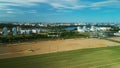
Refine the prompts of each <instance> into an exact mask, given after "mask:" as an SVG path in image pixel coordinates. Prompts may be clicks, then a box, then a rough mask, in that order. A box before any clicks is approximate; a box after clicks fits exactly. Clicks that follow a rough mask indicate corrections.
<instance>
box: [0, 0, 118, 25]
mask: <svg viewBox="0 0 120 68" xmlns="http://www.w3.org/2000/svg"><path fill="white" fill-rule="evenodd" d="M0 21H16V22H106V23H108V22H114V23H116V22H118V23H119V22H120V0H0Z"/></svg>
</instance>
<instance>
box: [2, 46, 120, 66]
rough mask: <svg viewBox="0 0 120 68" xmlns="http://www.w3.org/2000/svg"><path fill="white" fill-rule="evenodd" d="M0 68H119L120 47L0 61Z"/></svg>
mask: <svg viewBox="0 0 120 68" xmlns="http://www.w3.org/2000/svg"><path fill="white" fill-rule="evenodd" d="M0 68H120V46H114V47H103V48H92V49H82V50H73V51H66V52H59V53H50V54H42V55H36V56H26V57H17V58H9V59H0Z"/></svg>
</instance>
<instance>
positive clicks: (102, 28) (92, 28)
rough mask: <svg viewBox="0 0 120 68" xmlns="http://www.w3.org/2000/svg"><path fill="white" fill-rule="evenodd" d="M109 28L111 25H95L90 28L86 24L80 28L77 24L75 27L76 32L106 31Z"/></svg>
mask: <svg viewBox="0 0 120 68" xmlns="http://www.w3.org/2000/svg"><path fill="white" fill-rule="evenodd" d="M110 29H111V27H95V26H91V27H90V28H89V27H86V26H83V27H82V28H81V27H79V26H78V27H77V31H78V32H94V31H108V30H110Z"/></svg>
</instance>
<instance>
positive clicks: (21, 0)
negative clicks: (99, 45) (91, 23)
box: [0, 0, 120, 13]
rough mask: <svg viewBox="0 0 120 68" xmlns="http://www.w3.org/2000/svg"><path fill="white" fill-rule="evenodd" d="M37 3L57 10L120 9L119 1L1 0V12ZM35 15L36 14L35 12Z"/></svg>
mask: <svg viewBox="0 0 120 68" xmlns="http://www.w3.org/2000/svg"><path fill="white" fill-rule="evenodd" d="M37 3H45V4H48V5H50V6H52V7H53V8H55V9H58V10H59V9H83V8H91V9H94V10H95V9H97V10H98V8H101V7H120V5H119V4H120V1H119V0H104V1H99V2H92V0H91V1H84V0H0V10H5V9H11V8H10V7H9V6H21V7H31V6H35V5H38V4H37ZM33 13H35V12H33Z"/></svg>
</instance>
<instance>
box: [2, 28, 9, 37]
mask: <svg viewBox="0 0 120 68" xmlns="http://www.w3.org/2000/svg"><path fill="white" fill-rule="evenodd" d="M2 34H3V35H4V36H7V35H8V29H7V27H4V28H3V30H2Z"/></svg>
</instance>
